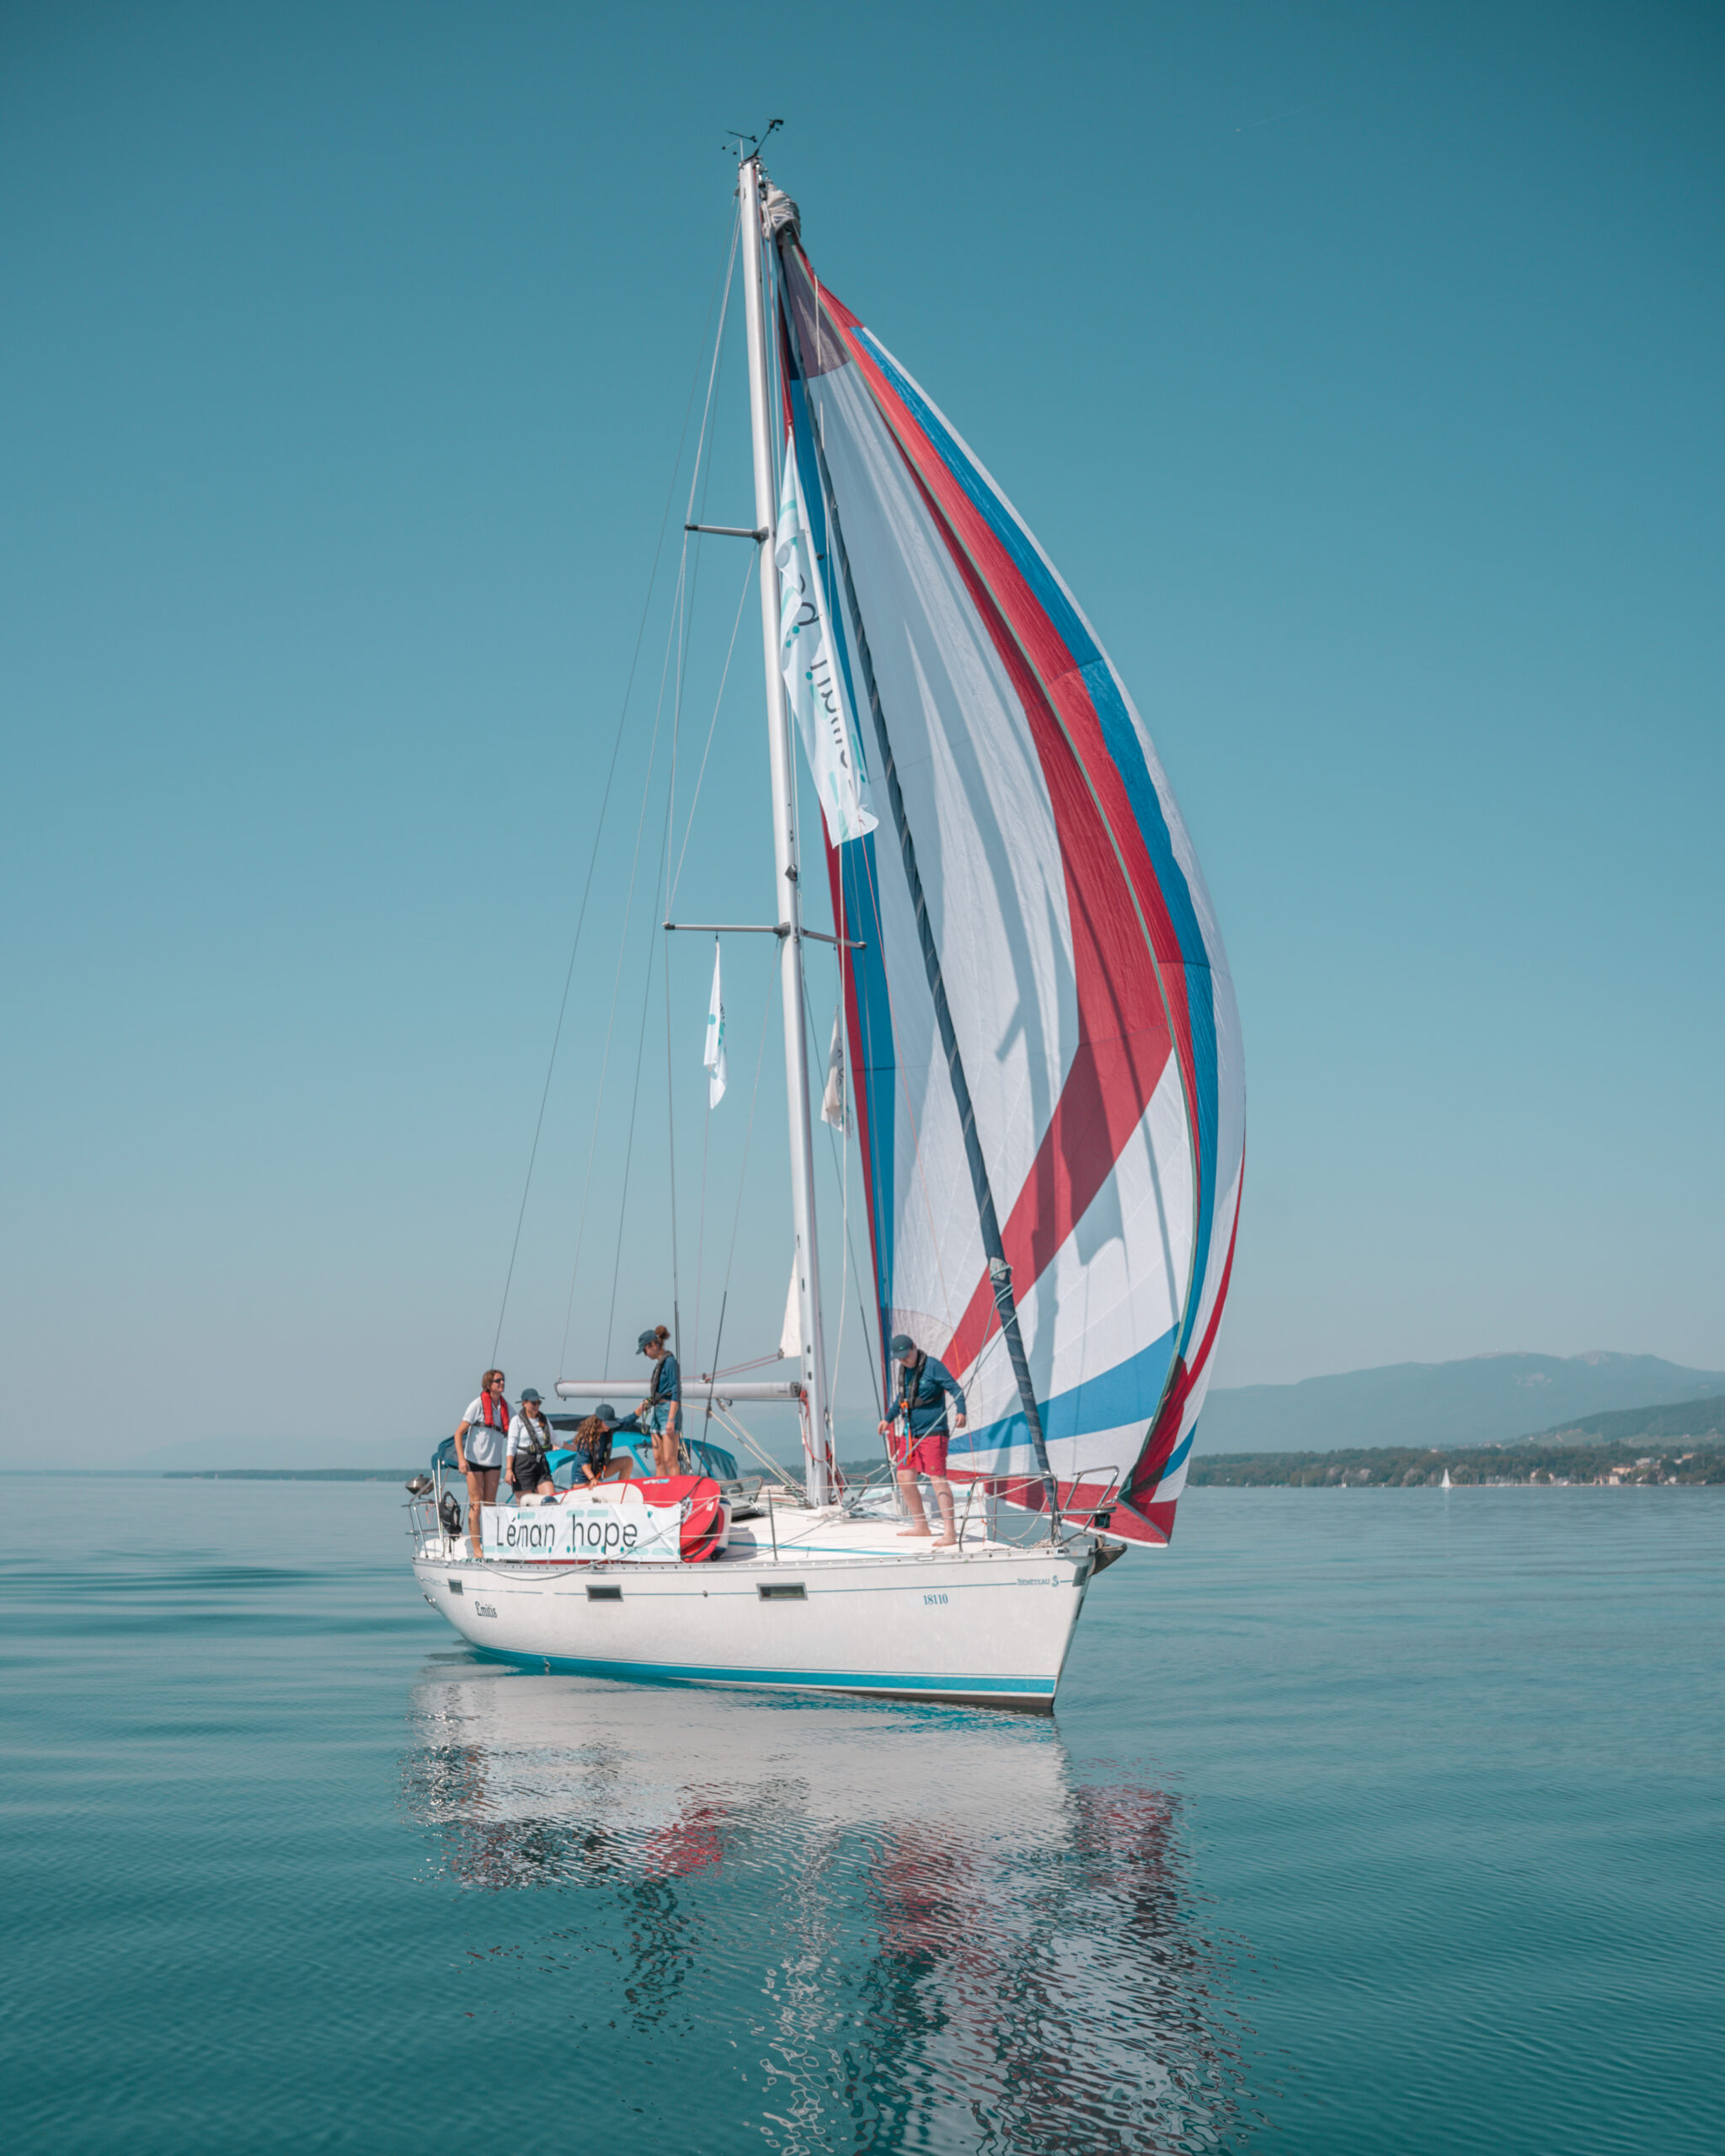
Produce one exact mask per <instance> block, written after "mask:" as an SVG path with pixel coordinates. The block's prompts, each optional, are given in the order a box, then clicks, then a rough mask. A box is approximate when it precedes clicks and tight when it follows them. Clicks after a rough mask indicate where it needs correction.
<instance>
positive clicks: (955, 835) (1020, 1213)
mask: <svg viewBox="0 0 1725 2156" xmlns="http://www.w3.org/2000/svg"><path fill="white" fill-rule="evenodd" d="M778 205H782V207H779V206H778ZM775 211H777V215H776V216H775ZM768 215H769V220H770V221H772V222H773V223H775V224H776V226H777V231H776V237H777V248H776V250H775V252H776V253H777V260H778V266H779V275H778V298H779V339H780V360H781V371H782V377H783V384H784V392H785V419H786V450H787V455H786V464H787V483H788V488H791V489H793V495H794V499H796V501H797V504H798V520H799V527H800V530H799V536H800V537H801V538H802V539H803V540H804V542H805V543H804V552H803V554H802V556H801V557H800V558H799V559H800V564H801V567H802V569H803V573H804V575H805V576H806V575H807V574H808V573H809V568H810V567H811V563H810V557H812V566H814V568H816V571H817V574H818V577H819V580H820V590H819V593H818V596H819V599H820V616H821V619H822V623H823V627H824V628H825V632H826V634H827V636H828V638H829V639H830V643H831V644H832V645H833V646H834V647H835V648H836V657H837V661H838V664H839V668H840V671H841V675H842V683H841V689H842V695H841V699H839V700H838V701H839V702H840V703H841V708H842V709H843V710H844V712H846V716H847V718H848V716H849V715H851V714H854V715H855V723H856V726H857V731H858V738H859V741H860V742H863V743H866V744H867V745H866V750H865V753H866V755H867V759H868V764H869V765H870V766H872V767H873V769H874V770H875V771H876V772H877V774H878V776H879V778H880V780H881V782H883V783H884V784H886V785H888V786H889V787H891V788H892V789H893V792H894V801H895V814H898V815H899V817H900V819H901V820H900V828H899V830H898V832H897V835H895V830H894V829H893V828H892V827H891V826H889V825H885V824H883V825H880V826H879V828H877V829H874V830H867V831H864V832H863V833H862V834H861V835H857V836H855V837H852V838H849V839H847V840H846V841H842V842H841V843H837V844H835V843H834V842H833V840H832V836H831V835H830V833H829V839H828V865H829V871H830V878H831V882H832V889H833V905H834V912H835V918H836V921H838V922H839V923H840V924H841V926H840V928H839V933H840V934H841V936H842V937H845V938H846V939H847V940H849V941H850V942H852V943H853V944H855V945H857V946H858V947H857V948H855V949H854V950H852V953H850V963H849V964H848V966H847V969H846V1023H847V1031H848V1034H849V1039H850V1051H851V1066H852V1113H853V1115H854V1118H855V1123H856V1128H857V1132H858V1134H859V1139H860V1145H861V1151H862V1157H863V1169H864V1175H865V1179H866V1187H867V1193H868V1213H869V1226H870V1233H871V1237H872V1242H873V1259H874V1268H875V1286H876V1294H877V1299H878V1304H879V1321H880V1336H881V1338H882V1340H883V1341H884V1340H887V1339H889V1338H890V1337H891V1336H892V1335H893V1334H895V1333H897V1332H907V1333H909V1334H911V1337H913V1338H915V1339H916V1341H917V1342H918V1343H919V1345H921V1346H922V1347H924V1348H927V1350H928V1351H929V1352H930V1353H932V1354H936V1355H938V1356H939V1357H940V1358H941V1359H942V1361H943V1362H944V1363H945V1364H947V1366H948V1369H951V1370H952V1371H953V1373H954V1374H956V1375H957V1376H958V1377H959V1380H960V1382H961V1384H962V1385H963V1386H964V1390H965V1393H966V1395H967V1396H968V1401H969V1419H968V1426H967V1428H965V1429H964V1431H962V1432H959V1433H955V1435H954V1437H953V1442H952V1446H951V1450H950V1454H949V1461H950V1467H951V1471H952V1472H953V1474H954V1475H955V1476H985V1477H988V1478H990V1479H991V1480H993V1481H998V1482H1000V1483H1003V1484H1005V1485H1007V1486H1008V1488H1009V1490H1010V1492H1011V1494H1012V1495H1014V1496H1015V1497H1020V1498H1021V1499H1022V1500H1023V1501H1024V1502H1031V1503H1035V1502H1040V1492H1041V1490H1042V1489H1043V1487H1044V1483H1043V1481H1041V1479H1040V1469H1039V1460H1038V1456H1037V1455H1038V1452H1039V1449H1040V1447H1041V1446H1042V1445H1045V1448H1046V1458H1047V1460H1048V1462H1049V1467H1050V1469H1051V1470H1052V1475H1053V1477H1054V1479H1055V1482H1056V1483H1057V1485H1058V1489H1059V1495H1060V1502H1061V1503H1062V1504H1063V1505H1070V1504H1073V1503H1078V1504H1082V1503H1084V1502H1087V1501H1088V1500H1091V1499H1093V1498H1094V1497H1095V1496H1096V1495H1097V1494H1099V1493H1100V1492H1101V1491H1102V1490H1103V1488H1104V1487H1105V1486H1107V1485H1108V1482H1109V1481H1111V1480H1113V1479H1114V1476H1116V1475H1118V1476H1119V1481H1120V1485H1121V1493H1122V1494H1121V1498H1120V1502H1119V1504H1118V1506H1117V1508H1116V1509H1115V1512H1114V1527H1115V1529H1116V1531H1117V1532H1119V1533H1124V1534H1126V1535H1128V1536H1129V1537H1131V1538H1132V1539H1135V1540H1143V1541H1151V1542H1159V1541H1166V1540H1167V1538H1168V1536H1169V1534H1171V1532H1172V1527H1173V1519H1174V1508H1175V1502H1176V1500H1177V1499H1178V1496H1179V1493H1180V1491H1181V1489H1182V1487H1183V1485H1184V1481H1185V1472H1186V1462H1187V1458H1188V1453H1189V1451H1190V1449H1191V1444H1192V1438H1193V1433H1194V1428H1195V1426H1196V1424H1197V1421H1198V1417H1199V1410H1200V1409H1201V1407H1202V1406H1203V1402H1204V1393H1205V1390H1206V1389H1207V1387H1208V1385H1209V1382H1210V1368H1211V1360H1212V1356H1213V1352H1214V1349H1215V1338H1216V1329H1217V1325H1218V1322H1219V1321H1220V1315H1221V1310H1222V1306H1223V1303H1224V1301H1225V1299H1226V1294H1227V1289H1228V1278H1229V1273H1230V1268H1231V1262H1232V1257H1233V1247H1234V1235H1235V1227H1236V1219H1237V1215H1238V1209H1239V1201H1240V1189H1241V1179H1242V1169H1243V1161H1244V1150H1245V1079H1244V1067H1243V1063H1242V1052H1241V1042H1240V1027H1239V1019H1238V1014H1237V1011H1236V1006H1235V1001H1234V994H1233V989H1232V985H1231V981H1230V979H1229V976H1228V971H1227V962H1226V954H1225V953H1224V951H1223V947H1222V941H1221V937H1220V931H1218V928H1217V926H1216V922H1215V914H1214V911H1213V910H1212V907H1211V905H1210V898H1209V894H1208V893H1207V892H1206V890H1205V889H1204V879H1203V877H1202V874H1201V873H1200V872H1199V867H1198V862H1197V859H1196V857H1195V855H1194V851H1193V848H1192V844H1191V841H1190V839H1189V838H1188V835H1187V832H1186V829H1185V826H1184V825H1183V822H1182V821H1181V819H1180V814H1179V811H1178V808H1177V807H1176V805H1175V803H1174V798H1173V795H1172V792H1171V791H1170V789H1169V787H1168V783H1167V777H1166V776H1165V775H1164V773H1163V771H1162V766H1161V763H1160V761H1159V760H1158V759H1157V756H1156V750H1155V747H1154V745H1153V744H1152V743H1151V738H1150V735H1149V733H1148V731H1147V730H1146V727H1145V725H1144V723H1143V721H1142V719H1141V718H1140V717H1139V714H1138V712H1137V711H1136V710H1135V707H1134V706H1133V704H1132V702H1131V700H1130V697H1129V696H1127V694H1126V691H1125V689H1124V686H1123V685H1122V684H1121V682H1120V680H1119V676H1118V675H1116V673H1115V672H1114V668H1113V666H1112V665H1111V664H1109V662H1108V658H1107V655H1106V654H1105V653H1104V652H1103V649H1102V648H1101V645H1100V644H1099V643H1098V642H1097V638H1096V637H1095V635H1094V633H1093V632H1092V630H1091V628H1090V626H1089V624H1088V622H1087V621H1086V620H1085V618H1084V616H1083V615H1082V614H1081V612H1080V611H1079V609H1078V606H1077V604H1076V601H1075V600H1074V599H1073V597H1072V595H1071V593H1070V592H1069V591H1068V590H1067V589H1066V586H1065V584H1064V583H1063V582H1062V581H1061V579H1060V576H1059V574H1058V573H1057V572H1056V571H1055V568H1054V566H1053V564H1052V563H1050V562H1049V559H1048V558H1047V557H1046V555H1044V553H1043V552H1042V550H1041V548H1040V547H1039V546H1038V545H1037V542H1036V541H1035V539H1034V538H1033V536H1032V535H1031V533H1030V531H1028V528H1027V527H1026V526H1025V525H1024V523H1023V520H1022V519H1021V518H1020V517H1019V516H1018V515H1017V512H1016V511H1015V510H1013V508H1012V504H1010V503H1009V502H1008V501H1007V499H1006V497H1005V495H1004V494H1002V493H1001V490H1000V488H998V487H997V486H996V483H995V482H994V480H993V479H992V478H991V477H990V475H989V473H988V472H986V470H985V468H984V467H983V466H982V465H981V464H980V462H978V460H977V458H976V457H975V455H974V453H973V452H972V451H970V449H969V447H968V446H967V445H966V444H965V443H964V440H962V439H961V437H960V436H959V435H958V433H957V432H956V430H954V429H953V426H952V425H951V424H950V423H949V422H948V419H946V418H945V417H944V415H943V414H942V413H941V412H940V411H939V410H938V408H937V407H936V406H935V405H934V403H932V400H931V399H930V398H929V397H928V396H927V393H926V392H924V391H923V390H922V389H921V387H920V386H919V385H918V384H917V382H916V381H915V380H914V379H913V377H912V376H911V375H910V374H909V373H908V372H907V371H906V370H905V368H904V367H903V366H901V365H900V362H899V361H898V360H896V359H895V358H894V356H893V355H892V354H891V353H890V352H889V351H888V350H887V349H886V347H885V346H884V344H882V343H881V342H880V340H879V338H877V337H876V336H874V335H873V333H872V332H871V331H869V330H868V328H865V327H864V325H863V323H861V322H860V321H859V320H858V319H857V317H856V316H855V315H853V314H852V312H850V311H849V309H848V308H846V307H844V306H843V305H841V302H839V301H838V300H836V298H835V297H834V296H833V294H832V293H831V292H830V291H829V290H828V289H827V288H826V287H825V286H824V285H822V284H821V283H820V280H818V279H817V278H816V276H815V275H814V270H813V269H812V268H811V266H810V264H809V259H808V257H807V255H806V254H805V253H804V251H803V248H802V246H801V243H800V238H799V237H798V231H797V227H796V222H795V214H794V211H793V209H791V208H790V205H788V204H785V203H784V198H783V197H782V196H780V197H778V198H777V205H776V204H775V203H774V202H773V201H772V200H771V199H770V200H769V204H768ZM871 728H872V732H871ZM823 805H824V806H825V798H824V801H823ZM901 841H902V843H901ZM912 857H914V868H912V869H909V870H907V867H906V864H907V863H908V862H911V860H912ZM919 898H920V902H921V919H919V918H918V913H917V900H918V899H919ZM931 983H936V984H937V985H938V986H940V987H942V988H943V994H944V999H945V1002H946V1006H947V1015H948V1019H949V1022H948V1024H947V1026H946V1029H945V1041H946V1044H943V1027H942V1024H941V1023H939V1022H937V995H934V994H932V993H931ZM949 1049H950V1053H949ZM961 1104H964V1107H968V1111H969V1116H970V1117H971V1118H972V1122H973V1128H972V1129H971V1130H970V1131H969V1132H967V1130H966V1129H965V1128H964V1121H963V1112H964V1110H963V1107H961ZM984 1182H985V1186H986V1187H985V1193H984V1194H985V1198H986V1199H987V1200H988V1201H989V1202H990V1203H991V1206H992V1210H993V1214H994V1215H995V1217H996V1219H997V1222H998V1229H997V1235H998V1243H999V1247H1000V1251H1001V1253H1002V1254H1003V1256H1004V1258H1005V1260H1006V1262H1007V1264H1008V1265H1009V1266H1010V1268H1011V1282H1012V1292H1011V1295H1010V1296H1009V1297H1008V1299H1007V1303H1005V1304H1003V1303H1002V1301H1001V1283H1000V1278H999V1268H998V1266H997V1267H996V1278H994V1279H993V1280H992V1281H991V1277H990V1268H989V1263H988V1259H989V1255H990V1252H989V1249H988V1248H987V1247H986V1246H985V1235H984V1231H983V1223H982V1220H981V1219H980V1218H979V1210H978V1202H977V1198H978V1192H979V1189H981V1188H983V1186H984ZM985 1210H986V1208H985ZM993 1232H994V1231H993V1230H991V1233H993ZM1014 1305H1015V1314H1014V1308H1013V1306H1014ZM1003 1310H1005V1312H1006V1315H1007V1321H1008V1324H1009V1325H1010V1324H1011V1323H1012V1322H1013V1321H1014V1315H1015V1321H1016V1325H1017V1332H1018V1335H1019V1337H1020V1338H1022V1343H1023V1353H1022V1356H1020V1355H1019V1354H1018V1352H1017V1348H1018V1342H1017V1340H1013V1339H1011V1338H1007V1337H1003V1328H1002V1311H1003ZM1009 1348H1010V1349H1011V1350H1012V1353H1009V1352H1008V1350H1009ZM1015 1360H1017V1361H1019V1362H1020V1363H1021V1366H1022V1365H1028V1369H1022V1374H1021V1379H1020V1380H1015V1377H1014V1372H1013V1363H1014V1361H1015ZM1027 1387H1028V1388H1033V1393H1032V1394H1030V1395H1029V1397H1031V1398H1033V1404H1034V1406H1035V1409H1036V1411H1037V1420H1038V1421H1039V1423H1040V1430H1039V1431H1038V1429H1037V1428H1036V1427H1035V1425H1034V1424H1033V1422H1032V1421H1031V1419H1030V1417H1029V1416H1028V1413H1027V1405H1026V1402H1027V1390H1026V1388H1027Z"/></svg>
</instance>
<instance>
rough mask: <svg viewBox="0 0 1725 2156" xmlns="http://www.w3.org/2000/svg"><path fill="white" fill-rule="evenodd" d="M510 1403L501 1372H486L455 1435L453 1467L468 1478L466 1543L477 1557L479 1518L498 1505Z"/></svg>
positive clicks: (507, 1442)
mask: <svg viewBox="0 0 1725 2156" xmlns="http://www.w3.org/2000/svg"><path fill="white" fill-rule="evenodd" d="M509 1421H510V1417H509V1402H508V1401H506V1400H505V1398H504V1396H503V1372H502V1371H501V1370H487V1371H486V1373H485V1374H484V1376H483V1378H481V1379H480V1380H479V1397H478V1399H477V1400H475V1401H473V1402H472V1403H471V1404H470V1405H469V1406H468V1408H467V1413H466V1414H465V1415H463V1416H462V1419H461V1421H460V1422H459V1423H458V1424H457V1428H456V1433H455V1464H456V1465H457V1467H458V1468H460V1470H461V1471H462V1474H463V1475H465V1476H467V1540H468V1541H469V1542H470V1543H472V1545H473V1555H474V1556H476V1557H477V1556H478V1554H479V1514H480V1513H481V1512H482V1511H483V1509H484V1508H485V1507H486V1506H487V1505H494V1504H495V1503H496V1502H497V1478H498V1476H499V1473H500V1472H501V1470H502V1467H503V1462H504V1455H505V1451H506V1449H507V1448H508V1444H509Z"/></svg>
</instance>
